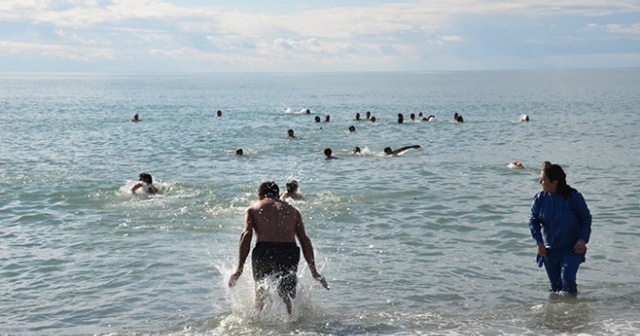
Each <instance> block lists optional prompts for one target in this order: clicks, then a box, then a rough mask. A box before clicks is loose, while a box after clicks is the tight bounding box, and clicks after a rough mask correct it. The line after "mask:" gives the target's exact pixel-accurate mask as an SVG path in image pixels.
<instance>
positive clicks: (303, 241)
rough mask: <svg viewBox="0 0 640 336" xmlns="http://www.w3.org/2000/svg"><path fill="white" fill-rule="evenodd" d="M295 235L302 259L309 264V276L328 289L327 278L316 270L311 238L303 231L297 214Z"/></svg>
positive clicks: (302, 225)
mask: <svg viewBox="0 0 640 336" xmlns="http://www.w3.org/2000/svg"><path fill="white" fill-rule="evenodd" d="M296 237H298V241H300V247H301V248H302V255H304V260H306V261H307V265H309V271H311V276H313V278H314V279H316V280H318V281H319V282H320V283H321V284H322V286H323V287H324V288H326V289H327V290H328V289H329V284H328V283H327V280H326V279H325V278H324V277H323V276H322V275H321V274H320V273H318V270H316V261H315V256H314V254H313V244H311V239H309V237H308V236H307V234H306V232H305V231H304V223H303V222H302V218H301V217H300V215H299V214H298V224H297V225H296Z"/></svg>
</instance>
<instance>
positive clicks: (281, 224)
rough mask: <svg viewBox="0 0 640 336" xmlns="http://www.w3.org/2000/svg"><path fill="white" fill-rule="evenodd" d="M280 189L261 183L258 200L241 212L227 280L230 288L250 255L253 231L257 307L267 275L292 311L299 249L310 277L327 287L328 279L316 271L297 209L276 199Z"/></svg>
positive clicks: (264, 294)
mask: <svg viewBox="0 0 640 336" xmlns="http://www.w3.org/2000/svg"><path fill="white" fill-rule="evenodd" d="M279 192H280V189H279V188H278V185H277V184H275V182H264V183H262V184H261V185H260V187H258V201H256V202H255V203H253V204H252V205H251V206H250V207H249V208H248V209H247V210H246V211H245V213H244V228H243V230H242V234H241V235H240V248H239V257H238V267H237V268H236V270H235V272H234V273H233V274H232V275H231V278H230V279H229V287H233V286H235V284H236V282H237V281H238V278H239V277H240V275H242V270H243V268H244V263H245V260H246V259H247V256H249V250H250V248H251V240H252V238H253V233H254V232H255V234H256V245H255V247H254V248H253V252H252V253H251V264H252V268H253V279H254V281H255V282H256V307H257V308H258V309H260V310H262V308H264V304H265V302H264V300H265V298H266V292H265V289H264V288H263V287H261V286H259V285H258V284H259V282H261V280H264V279H266V278H268V277H269V276H276V277H277V278H278V280H279V283H278V295H280V297H281V298H282V300H283V301H284V303H285V305H286V306H287V312H288V313H289V314H291V308H292V303H291V299H292V298H295V296H296V286H297V284H298V278H297V274H296V272H297V270H298V262H299V261H300V248H299V247H298V246H297V245H296V238H297V239H298V241H299V242H300V246H301V247H302V254H303V255H304V259H305V260H306V261H307V265H309V271H311V276H313V278H314V279H316V280H318V281H319V282H320V283H321V284H322V286H323V287H324V288H326V289H329V284H328V283H327V280H326V279H325V278H324V277H323V276H322V275H320V273H318V271H317V270H316V264H315V257H314V255H313V246H312V245H311V239H309V237H308V236H307V234H306V233H305V231H304V224H303V222H302V216H301V215H300V212H299V211H298V210H297V209H296V208H294V207H293V206H291V205H290V204H289V203H287V202H284V201H281V200H279V199H278V194H279Z"/></svg>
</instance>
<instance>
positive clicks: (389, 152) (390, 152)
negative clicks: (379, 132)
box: [384, 145, 420, 155]
mask: <svg viewBox="0 0 640 336" xmlns="http://www.w3.org/2000/svg"><path fill="white" fill-rule="evenodd" d="M418 148H420V145H411V146H404V147H400V148H398V149H395V150H393V149H391V147H385V149H384V154H386V155H397V154H400V153H402V152H404V151H406V150H407V149H418Z"/></svg>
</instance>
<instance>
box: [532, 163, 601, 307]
mask: <svg viewBox="0 0 640 336" xmlns="http://www.w3.org/2000/svg"><path fill="white" fill-rule="evenodd" d="M566 177H567V176H566V174H565V173H564V171H563V170H562V167H560V166H559V165H557V164H551V163H550V162H545V163H544V165H543V169H542V172H541V173H540V185H541V186H542V191H541V192H539V193H537V194H536V196H535V197H534V199H533V204H532V205H531V214H530V216H529V229H530V231H531V236H532V237H533V239H534V240H535V242H536V245H537V254H538V255H537V261H538V266H540V267H542V265H544V268H545V270H546V271H547V276H548V277H549V282H550V284H551V288H550V290H551V291H552V292H564V293H568V294H572V295H576V294H577V293H578V286H577V284H576V276H577V274H578V267H579V266H580V264H581V263H582V262H584V261H585V254H586V252H587V243H588V242H589V237H590V236H591V213H590V211H589V208H588V207H587V203H586V201H585V200H584V197H582V194H580V193H579V192H578V191H577V190H576V189H573V188H571V186H569V185H568V184H567V180H566Z"/></svg>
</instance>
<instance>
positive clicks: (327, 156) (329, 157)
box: [324, 148, 337, 160]
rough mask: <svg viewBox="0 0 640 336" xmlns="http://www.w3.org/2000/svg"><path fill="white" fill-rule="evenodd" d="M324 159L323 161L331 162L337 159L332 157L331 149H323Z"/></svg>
mask: <svg viewBox="0 0 640 336" xmlns="http://www.w3.org/2000/svg"><path fill="white" fill-rule="evenodd" d="M324 159H325V160H333V159H337V157H335V156H333V151H332V150H331V148H325V149H324Z"/></svg>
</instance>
